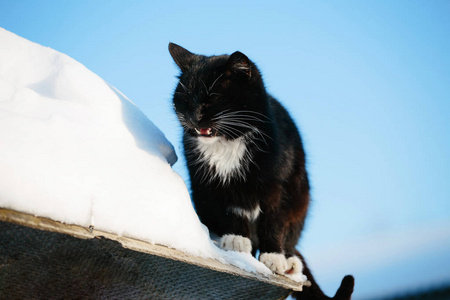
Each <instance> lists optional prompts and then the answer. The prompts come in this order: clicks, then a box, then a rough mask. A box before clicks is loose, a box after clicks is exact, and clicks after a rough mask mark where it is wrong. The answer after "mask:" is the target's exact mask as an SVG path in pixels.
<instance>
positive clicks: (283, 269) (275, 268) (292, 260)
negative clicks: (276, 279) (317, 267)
mask: <svg viewBox="0 0 450 300" xmlns="http://www.w3.org/2000/svg"><path fill="white" fill-rule="evenodd" d="M259 261H260V262H262V263H263V264H265V265H266V266H267V267H268V268H269V269H270V270H271V271H272V272H274V273H278V274H282V275H285V274H296V273H301V272H302V271H303V264H302V262H301V260H300V259H299V258H298V257H297V256H292V257H289V258H288V259H286V257H285V256H284V254H282V253H262V254H261V255H260V256H259Z"/></svg>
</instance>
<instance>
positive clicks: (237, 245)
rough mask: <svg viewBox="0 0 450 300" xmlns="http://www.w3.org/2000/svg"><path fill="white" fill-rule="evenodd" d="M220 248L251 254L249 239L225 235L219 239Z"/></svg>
mask: <svg viewBox="0 0 450 300" xmlns="http://www.w3.org/2000/svg"><path fill="white" fill-rule="evenodd" d="M220 248H222V249H225V250H231V251H239V252H246V253H251V252H252V242H251V241H250V239H248V238H246V237H243V236H240V235H234V234H225V235H224V236H222V238H221V239H220Z"/></svg>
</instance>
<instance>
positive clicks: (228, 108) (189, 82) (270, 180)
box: [169, 43, 354, 299]
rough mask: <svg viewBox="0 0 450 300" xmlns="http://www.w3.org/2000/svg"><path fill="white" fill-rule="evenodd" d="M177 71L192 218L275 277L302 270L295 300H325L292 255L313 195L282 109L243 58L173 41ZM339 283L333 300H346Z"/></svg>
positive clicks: (347, 286)
mask: <svg viewBox="0 0 450 300" xmlns="http://www.w3.org/2000/svg"><path fill="white" fill-rule="evenodd" d="M169 52H170V54H171V56H172V58H173V59H174V61H175V63H176V64H177V65H178V67H179V68H180V70H181V74H180V75H179V77H178V78H179V82H178V84H177V87H176V89H175V92H174V96H173V106H174V110H175V113H176V115H177V117H178V119H179V121H180V124H181V126H182V128H183V146H184V152H185V156H186V162H187V166H188V170H189V175H190V180H191V191H192V200H193V203H194V206H195V209H196V212H197V214H198V216H199V218H200V220H201V222H202V223H203V224H205V225H206V226H207V227H208V229H209V231H210V232H211V233H214V234H216V235H218V236H219V237H220V242H219V245H220V247H221V248H223V249H225V250H234V251H241V252H247V253H252V254H253V255H254V256H255V254H256V251H257V250H258V249H259V252H260V255H259V260H260V261H261V262H262V263H264V264H265V265H266V266H267V267H268V268H269V269H271V270H272V271H273V272H275V273H277V274H282V275H284V274H292V273H299V272H303V274H305V275H306V276H307V278H308V280H309V281H310V282H311V284H312V285H311V286H310V287H308V288H304V291H303V292H300V293H298V294H297V295H296V297H297V298H298V299H329V298H328V297H326V296H325V295H324V294H323V292H322V291H321V289H320V288H319V286H318V285H317V283H316V282H315V280H314V278H313V276H312V274H311V272H310V270H309V269H308V267H307V266H306V263H305V260H304V259H303V257H302V256H301V254H300V253H299V252H298V251H297V250H296V249H295V245H296V244H297V242H298V239H299V237H300V233H301V231H302V229H303V226H304V222H305V217H306V214H307V210H308V206H309V202H310V196H309V189H310V185H309V181H308V176H307V172H306V168H305V152H304V150H303V146H302V141H301V138H300V135H299V131H298V130H297V127H296V125H295V123H294V121H293V120H292V118H291V117H290V115H289V114H288V112H287V111H286V109H285V108H284V107H283V106H282V105H281V104H280V103H279V102H278V101H277V100H276V99H275V98H273V97H272V96H271V95H269V94H268V93H267V92H266V89H265V87H264V83H263V80H262V76H261V74H260V71H259V70H258V68H257V67H256V65H255V64H254V63H253V62H252V61H250V59H249V58H248V57H247V56H246V55H245V54H243V53H241V52H239V51H236V52H234V53H233V54H231V55H220V56H204V55H197V54H193V53H191V52H189V51H188V50H186V49H184V48H183V47H181V46H178V45H176V44H173V43H170V44H169ZM353 286H354V278H353V277H352V276H351V275H348V276H346V277H344V279H343V280H342V283H341V286H340V288H339V289H338V291H337V292H336V295H335V297H334V298H333V299H350V298H351V294H352V292H353Z"/></svg>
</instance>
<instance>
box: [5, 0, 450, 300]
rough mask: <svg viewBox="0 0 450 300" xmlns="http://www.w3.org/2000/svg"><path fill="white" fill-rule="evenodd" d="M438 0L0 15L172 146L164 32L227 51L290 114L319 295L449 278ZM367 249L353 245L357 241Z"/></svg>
mask: <svg viewBox="0 0 450 300" xmlns="http://www.w3.org/2000/svg"><path fill="white" fill-rule="evenodd" d="M449 13H450V2H448V1H345V2H344V1H284V2H282V4H280V3H275V2H274V1H245V2H244V1H227V2H213V1H195V2H192V1H106V0H105V1H72V0H71V1H56V0H55V1H23V0H16V1H12V0H11V1H5V0H0V27H3V28H5V29H7V30H9V31H12V32H14V33H16V34H18V35H20V36H22V37H25V38H27V39H29V40H31V41H34V42H37V43H39V44H42V45H44V46H48V47H51V48H53V49H56V50H58V51H60V52H63V53H66V54H68V55H69V56H71V57H73V58H74V59H76V60H78V61H79V62H81V63H82V64H84V65H85V66H86V67H88V68H89V69H91V70H92V71H93V72H95V73H97V74H98V75H99V76H100V77H102V78H103V79H105V80H106V81H108V82H109V83H111V84H112V85H114V86H115V87H117V88H118V89H119V90H121V91H122V92H123V93H124V94H125V95H127V96H128V97H129V98H130V99H131V100H132V101H133V102H134V103H135V104H136V105H137V106H138V107H139V108H140V109H141V110H142V111H143V112H144V113H145V114H146V115H147V116H148V117H149V118H150V119H151V120H153V122H154V123H155V124H156V125H157V126H158V127H159V128H160V129H161V130H162V131H163V132H165V134H166V136H167V138H168V139H169V140H170V141H171V142H172V143H173V144H174V145H175V147H176V149H177V152H178V155H179V157H180V161H179V163H177V164H176V166H175V170H177V171H178V172H179V173H180V174H181V175H182V176H183V178H184V179H185V180H188V178H187V172H186V170H185V167H184V161H183V159H182V152H181V145H180V138H181V136H180V128H179V126H178V123H177V120H176V119H175V116H174V114H173V112H172V110H171V94H172V92H173V90H174V87H175V83H176V78H175V76H176V75H177V74H178V70H177V68H176V66H175V64H174V63H173V61H172V59H171V57H170V55H169V53H168V51H167V45H168V43H169V42H175V43H177V44H180V45H182V46H184V47H186V48H187V49H189V50H190V51H192V52H196V53H201V54H207V55H213V54H224V53H232V52H234V51H236V50H239V51H242V52H244V53H245V54H247V56H249V58H250V59H252V60H253V61H254V62H255V63H256V64H257V65H258V67H259V68H260V70H261V71H262V73H263V76H264V79H265V83H266V87H267V89H268V91H269V92H270V93H272V94H273V95H274V96H275V97H276V98H278V99H279V100H280V101H281V102H282V103H283V104H284V105H285V106H286V107H287V108H288V110H289V111H290V112H291V114H292V116H293V118H294V119H295V120H296V122H297V124H298V125H299V127H300V130H301V132H302V135H303V139H304V142H305V148H306V151H307V154H308V171H309V173H310V178H311V181H312V186H313V190H312V198H313V201H314V203H313V205H312V207H311V211H310V215H309V218H308V223H307V228H306V230H305V232H304V235H303V237H302V240H301V243H300V245H299V248H300V250H301V251H302V252H304V254H305V256H306V258H307V259H308V260H309V261H310V265H311V268H312V269H313V272H314V273H315V274H316V277H317V280H318V281H319V283H320V284H321V286H322V287H323V288H324V289H325V290H326V292H327V293H329V294H332V293H333V292H334V291H335V289H336V288H337V285H338V283H339V281H340V279H341V278H342V276H343V275H345V274H344V273H353V274H354V275H355V276H356V280H357V285H356V290H355V299H365V298H370V297H373V296H376V295H383V294H389V293H395V292H401V291H402V290H407V289H410V288H412V287H414V288H416V287H417V285H419V286H420V285H421V286H423V287H427V286H429V285H432V284H441V283H444V282H450V271H446V269H445V268H444V267H445V266H448V269H450V255H449V254H448V253H449V252H450V199H449V198H450V184H449V183H448V182H449V178H450V155H449V149H450V84H449V82H450V54H449V53H450V34H449V33H450V18H448V15H449ZM365 253H367V255H366V254H365Z"/></svg>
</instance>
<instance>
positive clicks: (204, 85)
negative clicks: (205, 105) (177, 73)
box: [200, 79, 210, 97]
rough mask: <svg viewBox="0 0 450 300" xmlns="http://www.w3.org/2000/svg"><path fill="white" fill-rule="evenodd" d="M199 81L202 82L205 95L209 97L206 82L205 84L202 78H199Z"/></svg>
mask: <svg viewBox="0 0 450 300" xmlns="http://www.w3.org/2000/svg"><path fill="white" fill-rule="evenodd" d="M200 81H201V82H202V84H203V87H204V88H205V91H206V95H207V96H208V97H209V96H210V95H209V90H208V88H207V87H206V84H205V82H204V81H203V79H200Z"/></svg>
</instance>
